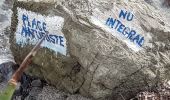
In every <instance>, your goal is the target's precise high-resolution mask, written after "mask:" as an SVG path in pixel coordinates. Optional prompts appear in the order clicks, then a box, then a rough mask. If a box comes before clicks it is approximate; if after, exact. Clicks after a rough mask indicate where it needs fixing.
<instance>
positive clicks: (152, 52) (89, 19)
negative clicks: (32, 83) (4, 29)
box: [10, 0, 170, 100]
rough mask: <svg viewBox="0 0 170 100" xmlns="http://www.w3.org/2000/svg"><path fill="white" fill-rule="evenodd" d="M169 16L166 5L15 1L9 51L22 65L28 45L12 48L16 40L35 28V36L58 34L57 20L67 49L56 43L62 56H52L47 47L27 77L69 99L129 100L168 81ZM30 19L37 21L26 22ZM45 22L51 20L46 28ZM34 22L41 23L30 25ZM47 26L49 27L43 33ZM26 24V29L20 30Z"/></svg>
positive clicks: (123, 0) (138, 0) (117, 0)
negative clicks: (71, 96) (62, 92)
mask: <svg viewBox="0 0 170 100" xmlns="http://www.w3.org/2000/svg"><path fill="white" fill-rule="evenodd" d="M19 9H22V11H23V12H22V11H21V13H23V14H20V12H19V11H18V10H19ZM168 10H169V8H168V5H166V6H165V3H163V2H161V1H159V0H155V1H152V0H56V1H55V0H18V1H17V0H16V1H15V2H14V7H13V17H12V24H11V37H10V43H11V50H12V52H13V55H14V57H15V60H16V62H17V63H21V61H22V60H23V58H24V57H25V56H26V54H27V53H28V52H29V51H30V49H31V47H32V45H29V44H26V45H24V46H23V45H21V44H19V43H16V42H17V41H18V40H19V39H17V36H18V35H16V34H19V35H22V37H23V38H25V37H26V36H27V37H29V36H33V37H32V38H34V34H33V33H34V32H33V31H34V30H33V28H34V25H35V26H36V29H38V30H39V31H45V32H46V31H48V30H49V31H51V30H52V29H54V30H55V29H56V34H57V32H59V31H58V30H57V29H58V28H57V27H55V24H56V23H58V24H60V23H59V22H58V21H57V20H55V18H54V17H55V16H57V17H60V18H62V19H64V22H63V24H62V26H61V27H60V26H59V27H60V28H61V32H60V33H61V34H63V37H62V38H65V40H64V42H65V44H63V45H62V42H63V40H61V38H56V40H55V41H58V42H60V44H59V43H58V44H57V45H60V46H64V47H65V49H64V50H66V52H65V53H63V52H62V50H63V49H62V50H59V52H57V53H56V51H55V50H54V49H53V48H52V49H53V50H51V49H49V48H50V47H49V46H46V47H45V48H42V49H41V50H40V51H39V52H38V54H37V56H36V57H35V58H34V59H33V61H32V64H31V66H30V68H29V69H28V72H29V73H30V74H32V75H36V76H39V77H41V78H44V79H45V80H46V81H47V82H48V83H50V84H52V85H54V86H56V87H57V88H59V89H62V90H65V91H69V92H70V93H80V94H82V95H84V96H88V97H92V98H94V99H103V100H106V99H108V100H111V99H114V100H122V99H125V100H126V99H127V100H128V99H130V98H132V97H133V96H134V95H136V93H138V92H140V91H143V90H153V89H154V87H156V86H158V85H160V84H162V83H163V82H165V81H168V80H170V77H169V76H170V45H169V44H170V23H169V21H170V14H169V11H168ZM30 13H33V15H34V14H37V17H35V18H32V17H30V18H28V17H29V16H32V15H31V14H30ZM20 15H21V16H22V17H21V16H20ZM24 15H26V17H24ZM41 16H43V17H41ZM47 17H52V18H54V20H53V21H51V22H50V21H49V20H48V19H45V18H47ZM31 18H32V20H31ZM43 18H44V19H45V20H44V19H43ZM21 19H22V20H21ZM29 19H30V21H29ZM33 19H35V20H36V19H38V20H40V21H37V22H36V23H34V22H35V21H34V20H33ZM42 20H43V21H44V24H42V27H41V28H40V26H41V25H40V23H43V21H42ZM22 21H23V22H22ZM41 21H42V22H41ZM48 21H49V22H48ZM45 22H46V23H49V24H50V23H51V25H49V24H48V25H47V26H48V27H47V28H46V27H45V26H46V24H45ZM21 23H22V26H21V27H20V25H21ZM53 23H54V24H53ZM25 24H28V25H27V26H28V27H27V28H28V29H27V28H25V29H23V27H25ZM53 26H54V27H53ZM37 27H38V28H37ZM29 28H32V29H30V30H32V31H30V30H29ZM20 29H21V33H18V32H19V31H18V30H20ZM54 32H55V31H54ZM41 33H42V32H41ZM41 33H38V32H36V34H39V35H40V34H41ZM23 34H25V35H23ZM26 34H27V35H26ZM37 36H38V35H37ZM50 36H51V37H50ZM49 37H50V38H51V39H50V40H48V39H47V40H46V42H49V43H53V41H54V38H53V39H52V35H49ZM58 37H59V36H58ZM32 38H31V39H32ZM58 39H60V41H59V40H58ZM64 42H63V43H64ZM55 43H56V42H55ZM48 47H49V48H48Z"/></svg>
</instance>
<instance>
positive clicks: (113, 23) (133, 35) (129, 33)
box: [106, 10, 144, 47]
mask: <svg viewBox="0 0 170 100" xmlns="http://www.w3.org/2000/svg"><path fill="white" fill-rule="evenodd" d="M133 17H134V15H133V14H132V13H130V12H129V13H128V12H127V11H124V10H121V12H120V14H119V18H123V19H126V20H127V21H132V19H133ZM106 25H108V26H109V27H110V28H112V29H115V30H116V31H117V32H119V33H121V34H122V35H124V36H125V37H126V38H128V39H130V41H131V42H134V43H136V44H137V45H138V46H140V47H142V45H143V44H144V37H143V36H140V35H139V34H137V32H136V31H135V30H133V29H132V30H131V29H130V28H129V27H127V26H125V25H124V24H123V23H122V22H121V21H120V20H119V19H114V18H108V19H107V21H106Z"/></svg>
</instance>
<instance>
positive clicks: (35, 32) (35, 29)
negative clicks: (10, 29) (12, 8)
mask: <svg viewBox="0 0 170 100" xmlns="http://www.w3.org/2000/svg"><path fill="white" fill-rule="evenodd" d="M22 21H23V25H22V31H21V35H22V36H24V37H31V38H32V39H41V38H43V36H44V35H45V34H46V32H48V31H47V30H46V29H47V28H46V26H47V25H46V23H45V22H40V21H39V20H36V19H35V18H34V19H33V20H32V21H30V20H29V17H28V16H27V15H25V14H23V15H22ZM45 40H46V41H47V42H50V43H53V44H58V45H60V46H62V47H64V44H63V42H64V37H63V36H58V35H52V34H48V35H47V37H46V38H45Z"/></svg>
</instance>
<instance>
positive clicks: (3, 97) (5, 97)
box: [0, 83, 16, 100]
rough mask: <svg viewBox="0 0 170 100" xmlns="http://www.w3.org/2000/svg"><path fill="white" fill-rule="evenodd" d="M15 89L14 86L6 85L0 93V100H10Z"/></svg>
mask: <svg viewBox="0 0 170 100" xmlns="http://www.w3.org/2000/svg"><path fill="white" fill-rule="evenodd" d="M15 89H16V86H15V85H13V84H10V83H8V85H7V88H6V89H5V90H4V92H3V93H0V100H11V98H12V95H13V93H14V91H15Z"/></svg>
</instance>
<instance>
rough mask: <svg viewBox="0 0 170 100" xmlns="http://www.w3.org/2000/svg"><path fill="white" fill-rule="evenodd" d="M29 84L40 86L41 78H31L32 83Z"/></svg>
mask: <svg viewBox="0 0 170 100" xmlns="http://www.w3.org/2000/svg"><path fill="white" fill-rule="evenodd" d="M31 86H33V87H41V86H42V83H41V80H39V79H38V80H33V81H32V83H31Z"/></svg>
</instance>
